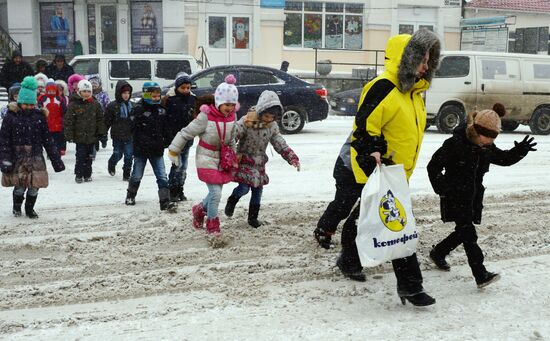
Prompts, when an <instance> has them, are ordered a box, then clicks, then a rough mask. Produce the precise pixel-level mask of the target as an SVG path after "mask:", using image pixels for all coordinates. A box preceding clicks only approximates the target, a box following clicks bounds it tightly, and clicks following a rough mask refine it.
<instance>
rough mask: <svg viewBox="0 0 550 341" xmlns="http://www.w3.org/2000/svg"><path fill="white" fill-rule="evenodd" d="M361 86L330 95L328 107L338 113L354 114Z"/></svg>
mask: <svg viewBox="0 0 550 341" xmlns="http://www.w3.org/2000/svg"><path fill="white" fill-rule="evenodd" d="M362 90H363V88H358V89H352V90H346V91H342V92H338V93H336V94H334V95H332V96H330V100H329V103H330V107H331V109H332V110H334V111H335V112H336V114H339V115H345V116H355V114H356V113H357V105H358V104H359V98H360V97H361V91H362Z"/></svg>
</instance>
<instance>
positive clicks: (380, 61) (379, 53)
mask: <svg viewBox="0 0 550 341" xmlns="http://www.w3.org/2000/svg"><path fill="white" fill-rule="evenodd" d="M313 50H315V75H314V81H315V82H317V80H322V79H334V80H338V79H339V80H351V79H357V77H325V76H319V72H318V67H319V64H324V63H322V62H323V60H319V53H321V52H324V51H340V52H342V51H345V52H350V51H351V52H358V53H368V54H374V63H347V62H346V63H344V62H334V61H332V60H331V61H330V64H331V65H348V66H352V65H355V66H367V67H372V68H374V72H373V76H374V77H376V75H378V71H379V69H382V68H383V67H384V50H364V49H345V50H342V49H330V48H321V47H314V48H313ZM368 57H369V59H370V56H368ZM374 77H370V74H369V72H368V71H367V77H366V78H365V79H364V81H369V80H370V79H372V78H374Z"/></svg>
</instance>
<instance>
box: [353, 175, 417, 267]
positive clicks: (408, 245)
mask: <svg viewBox="0 0 550 341" xmlns="http://www.w3.org/2000/svg"><path fill="white" fill-rule="evenodd" d="M417 242H418V229H417V228H416V222H415V219H414V216H413V212H412V205H411V195H410V191H409V185H408V183H407V178H406V175H405V170H404V169H403V165H393V166H384V165H382V166H377V167H376V168H375V170H374V172H373V173H372V174H371V175H370V176H369V179H368V181H367V183H366V184H365V187H364V188H363V192H362V193H361V207H360V213H359V220H358V221H357V237H356V238H355V243H356V244H357V251H358V252H359V258H360V259H361V264H362V265H363V266H366V267H372V266H377V265H380V264H381V263H384V262H386V261H389V260H392V259H397V258H403V257H407V256H410V255H412V254H413V253H414V252H416V244H417Z"/></svg>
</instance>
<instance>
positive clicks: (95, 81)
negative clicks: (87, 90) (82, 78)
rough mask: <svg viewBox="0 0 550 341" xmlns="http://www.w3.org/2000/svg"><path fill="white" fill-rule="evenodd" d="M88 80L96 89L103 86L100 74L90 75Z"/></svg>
mask: <svg viewBox="0 0 550 341" xmlns="http://www.w3.org/2000/svg"><path fill="white" fill-rule="evenodd" d="M87 79H88V81H90V83H92V85H95V86H96V87H98V88H99V87H100V86H101V78H100V77H99V74H97V73H96V74H93V75H89V76H87Z"/></svg>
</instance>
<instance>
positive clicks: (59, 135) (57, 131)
mask: <svg viewBox="0 0 550 341" xmlns="http://www.w3.org/2000/svg"><path fill="white" fill-rule="evenodd" d="M38 106H39V107H41V108H46V109H47V110H48V128H49V130H50V133H51V135H52V138H53V140H54V141H55V144H56V146H57V150H58V151H59V154H61V155H65V149H67V148H66V142H65V136H64V135H63V117H64V116H65V111H66V110H67V108H66V107H65V101H64V100H63V98H62V97H61V96H60V95H59V92H58V88H57V84H55V82H54V81H53V80H52V79H50V80H48V83H46V92H45V94H44V95H42V96H40V97H39V98H38Z"/></svg>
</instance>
